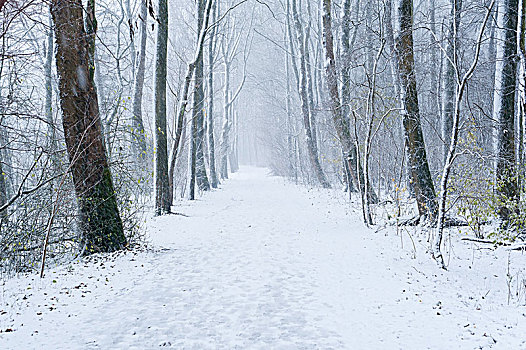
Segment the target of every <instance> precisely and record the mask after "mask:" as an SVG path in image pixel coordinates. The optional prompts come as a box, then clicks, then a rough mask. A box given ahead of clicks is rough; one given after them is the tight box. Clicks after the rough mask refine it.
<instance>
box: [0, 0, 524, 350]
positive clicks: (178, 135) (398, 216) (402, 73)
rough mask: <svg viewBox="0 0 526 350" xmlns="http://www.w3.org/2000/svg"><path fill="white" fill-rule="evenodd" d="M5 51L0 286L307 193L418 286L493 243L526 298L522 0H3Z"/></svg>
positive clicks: (0, 20) (1, 64)
mask: <svg viewBox="0 0 526 350" xmlns="http://www.w3.org/2000/svg"><path fill="white" fill-rule="evenodd" d="M0 42H1V44H0V280H1V281H4V282H3V283H6V282H5V281H6V280H9V279H11V278H13V277H15V276H20V275H23V274H26V275H29V276H32V275H40V277H41V278H42V277H44V276H45V275H46V273H47V271H48V270H49V271H50V272H49V273H51V271H55V270H54V269H55V268H57V266H58V267H60V266H65V264H66V265H67V264H70V263H72V262H74V261H77V262H78V261H91V260H90V259H95V260H96V261H99V260H97V259H99V258H100V257H104V256H106V257H107V256H110V257H111V256H114V255H112V254H120V253H122V252H124V253H126V252H132V253H130V254H138V253H137V252H139V251H141V250H142V249H144V246H145V245H147V243H146V242H148V240H149V237H150V236H151V232H152V228H153V227H157V226H156V225H157V224H158V223H159V222H162V223H165V224H166V222H167V221H163V220H173V227H172V226H171V225H172V224H166V227H164V229H163V230H170V232H172V231H173V232H172V234H173V237H176V236H178V235H181V236H180V238H177V239H183V240H185V239H186V238H184V237H186V236H185V233H184V232H186V231H185V230H186V227H190V226H191V225H193V224H191V225H190V224H188V225H190V226H188V225H187V224H185V223H184V222H185V221H184V220H187V219H188V220H192V218H189V214H188V213H187V210H188V211H190V212H191V211H192V210H194V209H192V208H194V206H195V207H196V208H202V210H201V211H197V212H196V213H198V214H199V215H203V216H204V217H207V218H208V219H209V220H210V222H214V220H219V218H223V216H222V215H227V214H228V213H229V210H232V212H231V213H230V214H229V215H231V217H230V218H229V219H228V220H231V221H230V223H229V224H228V226H225V228H224V229H225V230H229V229H230V230H232V232H238V231H236V230H237V229H234V228H236V227H238V226H236V225H240V224H241V223H242V224H243V225H244V226H243V227H244V228H243V229H242V228H240V229H239V230H244V229H246V228H247V227H248V228H252V224H251V223H250V224H249V223H246V225H245V221H243V220H245V219H246V218H244V217H243V215H253V217H254V218H255V217H256V216H257V217H258V219H257V220H260V219H261V218H266V219H265V220H267V221H266V223H267V224H268V225H269V227H274V226H273V225H274V224H273V223H274V221H276V220H278V221H279V220H282V221H280V222H281V224H280V225H282V226H283V227H289V226H290V223H288V222H285V221H287V220H288V219H287V218H285V217H284V216H283V213H281V212H280V209H279V208H282V209H283V210H285V209H286V210H289V209H290V217H289V218H290V219H291V220H292V221H291V222H296V221H295V220H296V219H298V218H299V217H300V216H302V215H305V220H306V221H305V222H309V223H311V224H312V225H318V224H319V225H328V224H327V223H326V222H325V221H323V220H325V219H324V217H323V215H322V214H321V212H320V216H319V217H318V216H317V214H313V216H312V217H306V215H310V214H307V213H310V211H309V210H311V209H309V208H308V207H305V208H304V207H303V206H304V205H308V203H307V202H308V201H309V200H312V206H315V205H319V207H316V208H320V210H321V211H323V212H325V209H326V208H328V209H327V210H329V211H328V213H326V215H329V216H330V217H331V218H332V219H331V220H337V221H338V220H343V221H345V222H350V221H352V220H354V219H355V220H357V222H358V223H359V224H358V225H354V226H352V227H353V229H352V230H351V229H349V232H346V235H347V236H348V237H352V236H353V235H354V234H358V233H356V232H358V231H359V232H361V233H360V234H362V233H364V235H366V236H367V238H364V239H371V242H372V243H371V244H372V245H374V246H378V247H381V246H382V245H385V244H388V243H386V242H388V238H385V237H383V235H375V234H377V233H379V232H384V231H385V232H395V235H396V237H399V240H400V242H401V243H402V242H403V240H404V239H407V238H403V237H404V236H406V237H409V242H411V243H410V244H411V245H412V246H413V248H414V249H413V251H414V252H413V253H411V255H414V256H413V257H414V258H416V252H417V250H418V249H417V246H419V247H422V249H423V252H424V254H423V255H424V256H425V257H426V261H427V262H429V263H432V265H433V267H434V270H433V269H431V270H426V271H434V272H430V273H428V274H427V275H428V276H431V275H433V274H435V273H440V274H441V275H440V276H446V275H443V274H447V273H451V274H455V272H454V271H448V270H450V267H451V266H453V265H454V264H452V263H451V257H452V256H454V255H455V252H454V248H452V242H456V243H455V245H457V246H458V245H460V244H465V245H466V246H467V244H471V246H470V247H472V246H473V245H476V247H477V252H480V251H483V252H486V251H491V252H497V251H499V252H503V251H505V252H507V253H506V254H508V258H507V259H508V260H507V269H508V270H507V271H508V272H507V275H506V274H502V275H506V276H507V277H506V278H507V280H506V281H507V282H506V283H507V292H506V293H507V296H508V298H507V299H508V300H507V302H508V305H509V303H510V298H511V296H512V295H514V298H515V300H517V301H518V303H519V304H521V303H523V302H524V301H526V299H524V295H526V282H525V281H526V279H525V278H524V275H520V276H522V277H520V276H519V274H517V275H515V276H513V275H512V273H510V259H512V258H510V257H511V256H512V255H511V254H515V255H513V256H520V254H521V252H523V251H524V249H526V243H525V242H524V241H525V240H526V181H525V179H526V167H525V165H524V164H525V159H524V157H525V155H526V150H525V144H526V136H525V132H526V118H525V113H526V0H524V1H519V0H370V1H363V0H316V1H315V0H194V1H188V0H171V1H168V0H44V1H42V0H39V1H37V0H0ZM257 169H267V170H266V171H267V172H268V174H270V176H271V177H272V178H279V179H285V180H284V181H285V182H284V183H286V184H287V185H286V186H289V187H284V188H283V193H290V196H283V195H281V194H280V193H279V192H280V190H279V189H278V188H279V186H278V185H276V184H275V182H272V181H276V180H275V179H274V180H269V179H267V180H264V179H265V176H263V175H262V173H261V171H260V170H257ZM250 181H253V183H252V186H253V187H252V188H250V186H249V185H246V184H245V182H250ZM265 181H267V182H265ZM269 181H270V182H269ZM280 181H281V180H280ZM271 183H272V184H274V185H272V186H274V187H272V186H271V185H270V184H271ZM229 186H230V187H229ZM267 186H268V188H267ZM283 186H285V185H283ZM303 190H305V191H308V193H311V192H312V191H314V192H312V193H319V198H324V200H326V202H323V203H322V202H316V199H313V198H311V197H309V199H305V198H307V197H305V196H304V195H299V194H297V193H296V192H294V191H303ZM228 191H232V192H231V194H230V195H229V192H228ZM265 191H266V192H265ZM287 191H288V192H287ZM298 193H299V192H298ZM302 193H303V192H302ZM327 193H333V194H334V193H337V194H334V196H335V197H334V196H333V197H330V196H329V197H326V194H327ZM214 196H215V197H214ZM228 196H231V197H228ZM235 196H238V197H239V198H241V199H239V201H241V200H244V201H245V204H244V205H245V208H244V209H242V208H241V207H236V206H239V205H240V204H236V201H235V200H234V198H235ZM267 196H268V198H267ZM338 196H340V197H338ZM214 198H216V199H214ZM217 198H220V199H217ZM236 198H237V197H236ZM289 198H296V199H297V200H298V202H296V203H295V204H292V203H289V202H290V200H289ZM335 198H344V202H343V203H344V204H342V207H341V208H347V209H345V210H347V211H349V210H350V211H351V212H352V214H349V213H348V212H345V213H346V214H342V216H341V217H336V216H333V214H331V210H333V209H330V208H333V206H335V207H334V208H336V207H337V208H340V206H339V205H340V204H338V203H339V199H335ZM303 200H306V201H307V202H305V203H302V201H303ZM207 203H208V204H207ZM212 203H215V204H213V205H212ZM225 203H230V204H228V205H226V204H225ZM252 203H253V205H254V207H252ZM316 203H318V204H316ZM223 204H224V205H225V208H229V207H231V206H233V209H222V208H223ZM289 204H290V206H289ZM294 206H297V208H304V209H302V210H303V211H300V210H299V209H292V208H293V207H294ZM204 208H207V211H205V209H204ZM236 208H238V209H236ZM251 208H253V211H250V210H252V209H251ZM341 208H340V209H341ZM349 208H351V209H349ZM245 209H246V210H247V211H246V212H245V211H244V210H245ZM340 209H334V212H338V213H340V212H341V213H343V211H339V210H340ZM196 210H197V209H196ZM223 210H224V211H225V214H222V213H223ZM267 210H275V214H274V216H273V217H267V216H266V211H267ZM342 210H343V209H342ZM247 213H248V214H247ZM324 215H325V214H324ZM347 215H348V216H347ZM349 217H351V218H352V219H350V218H349ZM181 220H183V221H181ZM221 220H223V219H221ZM228 220H227V219H226V216H225V221H224V222H227V221H228ZM255 220H256V219H255ZM261 220H263V219H261ZM349 220H350V221H349ZM271 222H272V224H271ZM338 222H339V221H338ZM156 223H157V224H156ZM303 224H304V222H303V221H300V222H298V223H297V225H298V227H303V226H302V225H303ZM178 225H181V226H178ZM185 225H187V226H185ZM210 225H212V224H210ZM221 225H223V221H221ZM262 225H263V224H262ZM280 225H278V226H276V227H275V230H280ZM342 225H344V226H338V227H333V229H334V230H335V232H336V231H338V230H340V229H341V227H347V226H345V225H346V224H342ZM256 226H257V225H256ZM191 227H193V228H194V229H195V230H196V232H197V231H199V230H201V229H203V230H204V228H205V227H208V226H207V223H206V222H203V223H202V225H201V226H195V227H194V226H191ZM221 227H222V226H221ZM320 229H321V228H320ZM222 230H223V228H222V229H221V230H220V231H218V232H224V231H222ZM283 230H284V228H283ZM290 230H294V228H290ZM298 230H299V231H301V230H300V229H299V228H298ZM305 230H307V231H308V230H309V228H308V227H305ZM354 231H356V232H354ZM239 232H241V231H239ZM239 232H238V233H239ZM243 232H244V231H243ZM330 232H331V229H329V230H328V232H326V233H327V235H330ZM338 232H339V231H338ZM274 233H275V232H270V229H269V231H268V232H265V233H261V234H265V235H266V234H271V235H273V234H274ZM365 233H366V234H365ZM234 234H237V233H234ZM196 235H197V233H196ZM386 235H387V234H386ZM181 237H183V238H181ZM196 237H197V236H196ZM207 237H208V236H207ZM236 237H237V236H236ZM254 237H255V238H254V239H255V240H257V237H259V236H254ZM265 237H267V236H265ZM272 237H275V236H272ZM283 237H284V238H283V239H286V238H285V237H289V236H287V234H286V233H285V231H283ZM360 237H361V236H360ZM174 239H176V238H174ZM196 239H197V238H196ZM239 239H240V240H241V241H242V242H244V241H243V239H245V238H239ZM265 239H266V238H265ZM275 239H276V240H277V241H279V240H280V239H281V238H279V237H277V236H276V237H275ZM320 239H321V238H320ZM324 239H328V238H324ZM344 239H347V238H344ZM356 239H357V238H356ZM211 240H212V241H214V238H211ZM190 241H191V240H190ZM185 242H186V241H185ZM290 242H292V241H290ZM172 243H173V242H172ZM214 244H218V245H221V244H226V243H224V242H219V239H218V241H217V242H215V243H214ZM246 244H248V245H250V243H249V241H247V242H246ZM291 244H292V243H291ZM247 247H248V246H247ZM167 249H168V248H167ZM174 249H175V248H174ZM177 249H179V248H177ZM229 249H230V248H229ZM241 249H243V248H241V247H240V248H239V250H241ZM247 249H249V248H247ZM276 249H279V248H276ZM335 249H337V248H335ZM353 249H358V248H356V247H355V248H353ZM378 249H380V248H378ZM382 249H383V248H382ZM386 249H387V248H386ZM393 249H394V248H393ZM419 249H420V248H419ZM388 250H389V249H387V250H385V251H388ZM232 251H233V252H234V251H236V252H237V250H232ZM373 251H374V249H373ZM383 251H384V250H382V252H383ZM119 252H120V253H119ZM353 252H354V250H353ZM356 253H357V256H360V254H361V253H360V252H356ZM173 254H175V255H177V254H178V253H177V251H175V252H174V253H173ZM181 254H183V255H184V254H185V253H184V252H182V253H181ZM371 254H373V253H371ZM390 254H391V253H390ZM393 254H398V253H396V252H395V253H393ZM459 254H460V255H462V254H464V255H463V256H464V257H465V258H466V259H469V254H473V259H472V260H473V261H474V259H475V258H474V256H475V250H473V251H472V253H466V252H465V251H463V253H459ZM477 254H478V253H477ZM488 254H490V253H488ZM495 254H500V253H495ZM371 256H372V255H371ZM488 256H489V255H488ZM284 257H285V255H284ZM368 257H369V258H370V256H368ZM369 258H368V259H369ZM405 258H406V259H408V260H411V257H407V256H406V257H405ZM83 259H84V260H83ZM225 259H227V257H226V256H225ZM484 259H485V258H484ZM227 260H228V259H227ZM287 261H288V260H287ZM484 261H487V260H484ZM427 262H425V263H424V264H427ZM484 264H486V263H484ZM490 265H491V263H490V262H488V263H487V265H483V266H484V267H486V268H488V271H493V270H491V269H492V267H490ZM263 266H266V265H265V264H263ZM455 266H456V265H455ZM465 266H468V265H465ZM491 266H493V265H491ZM413 268H414V269H415V270H416V271H417V272H418V267H413ZM189 269H192V268H191V267H189ZM469 269H471V265H470V267H469ZM53 273H55V272H53ZM75 273H76V272H72V274H75ZM491 273H493V272H491ZM183 274H184V273H183ZM298 274H299V275H301V272H298ZM499 274H500V273H499ZM466 276H468V275H466ZM495 276H496V275H495ZM444 278H446V277H444ZM466 278H469V277H466ZM53 281H54V282H53V283H55V282H56V281H55V280H53ZM106 281H108V279H107V278H106ZM236 281H237V280H236ZM13 283H15V282H13ZM79 286H81V287H82V285H80V284H79ZM512 286H515V287H513V288H515V289H514V290H515V292H513V293H512V289H513V288H512ZM75 288H77V287H75ZM79 288H80V287H79ZM79 288H77V289H79ZM448 288H452V287H451V286H450V287H448ZM80 289H81V288H80ZM404 292H405V289H404ZM488 293H489V292H488ZM417 295H418V294H417ZM482 299H484V298H482ZM522 299H524V301H523V300H522ZM421 301H422V300H420V302H421ZM439 302H440V301H439ZM522 305H523V304H522ZM435 306H436V305H435ZM0 308H1V305H0ZM433 309H435V307H434V308H433ZM434 312H435V311H434ZM438 315H440V313H438ZM523 316H524V314H523ZM468 325H469V324H468ZM0 326H2V324H0ZM2 327H3V326H2ZM2 327H0V328H2ZM9 327H11V326H9ZM459 327H461V326H460V323H459ZM465 327H467V326H465ZM3 328H5V327H3ZM148 328H149V327H148ZM9 330H10V331H13V329H11V328H7V330H6V329H4V331H5V332H8V331H9ZM1 332H2V330H0V333H1ZM474 332H475V331H474ZM307 333H308V332H307ZM312 334H317V333H312ZM484 336H485V337H486V338H488V337H487V336H486V333H484ZM0 337H1V335H0ZM492 339H493V340H495V339H494V338H492ZM495 343H497V341H496V340H495ZM166 344H168V343H166ZM228 344H230V345H232V344H233V343H228ZM422 344H425V341H424V342H423V343H420V345H422ZM172 345H173V344H172ZM179 345H181V344H179ZM333 345H334V344H332V345H331V346H333ZM522 345H524V344H522ZM121 346H122V347H123V348H124V345H122V344H121ZM163 346H165V345H163ZM174 346H175V347H177V345H174ZM244 346H247V344H246V343H244ZM327 346H328V345H327ZM334 346H335V347H336V348H342V347H343V346H342V345H341V344H340V345H338V343H337V344H336V345H334ZM0 347H2V346H1V345H0ZM198 348H199V347H198ZM205 348H206V347H205ZM229 348H232V347H229ZM241 348H243V345H242V347H241ZM245 348H246V347H245ZM299 348H303V347H301V346H299ZM322 348H323V346H322ZM415 348H418V347H415Z"/></svg>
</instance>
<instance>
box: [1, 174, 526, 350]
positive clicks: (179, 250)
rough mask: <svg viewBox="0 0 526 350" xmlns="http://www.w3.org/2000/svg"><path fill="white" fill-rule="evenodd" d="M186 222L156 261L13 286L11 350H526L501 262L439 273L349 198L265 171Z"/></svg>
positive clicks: (140, 259) (193, 211)
mask: <svg viewBox="0 0 526 350" xmlns="http://www.w3.org/2000/svg"><path fill="white" fill-rule="evenodd" d="M177 211H178V212H180V213H184V214H185V215H188V217H185V216H175V215H171V216H166V217H163V218H160V219H156V220H155V221H154V222H153V224H152V228H151V229H150V235H151V239H152V243H153V246H154V247H156V249H155V250H153V251H151V250H150V251H146V252H139V253H127V254H126V255H122V254H121V255H119V256H115V257H114V258H111V259H109V260H107V259H98V260H97V259H95V260H96V261H93V262H81V263H74V264H71V266H69V267H59V268H56V269H54V270H52V271H48V273H47V277H46V278H45V279H44V280H42V281H40V280H39V279H38V278H37V277H36V276H26V277H21V278H16V279H13V280H10V281H7V283H6V284H5V285H4V286H3V287H2V289H1V290H0V291H1V292H2V294H1V295H0V302H1V304H0V314H1V315H0V330H3V331H5V330H6V329H7V328H12V329H14V331H13V332H9V333H0V349H153V348H159V347H161V348H162V347H171V348H175V349H426V348H432V349H444V348H451V349H457V348H461V349H473V348H479V347H482V348H490V347H491V348H498V349H526V316H525V315H524V314H525V313H526V309H525V308H524V306H517V305H514V304H512V305H511V306H508V305H507V301H506V295H507V286H506V283H505V268H506V262H505V261H504V260H502V256H501V255H502V254H500V253H489V255H488V253H487V252H484V254H485V255H483V256H482V257H480V259H482V260H481V261H480V262H479V263H478V264H477V263H476V261H475V260H476V259H475V258H473V257H472V256H471V254H472V253H471V250H468V249H469V247H470V246H467V245H466V246H459V247H458V250H459V251H460V253H459V252H457V255H458V256H457V257H455V258H454V259H453V260H452V261H453V263H452V264H455V265H454V266H452V265H451V270H452V271H450V272H441V271H438V270H437V268H436V267H435V266H434V264H433V263H432V262H431V261H430V259H429V257H428V256H427V255H425V254H424V253H423V252H421V251H419V252H417V259H411V255H412V252H411V249H409V248H410V247H409V246H410V241H409V239H408V238H407V237H406V238H404V239H405V241H406V242H404V243H405V244H404V249H402V248H401V247H400V238H399V237H396V236H394V233H392V232H391V231H389V230H387V231H381V232H380V233H374V232H373V231H369V230H366V229H364V228H363V225H362V224H361V222H360V219H359V218H360V216H359V215H358V214H357V213H355V212H353V211H352V210H351V209H350V208H349V205H348V204H346V203H345V200H344V198H343V195H342V194H341V193H338V192H336V191H335V192H331V191H323V190H311V191H308V190H307V189H305V188H302V187H299V186H294V185H291V184H288V183H286V182H285V181H284V180H283V179H280V178H273V177H268V176H266V171H265V170H263V169H256V168H243V169H242V171H241V172H240V173H239V174H236V175H234V177H233V179H231V180H229V181H228V182H226V183H225V184H224V185H223V186H222V188H221V190H218V191H214V192H212V193H209V194H206V195H205V196H204V197H203V198H202V199H201V200H198V201H195V202H193V203H189V202H183V204H182V205H181V206H180V207H178V208H177ZM386 235H387V237H385V236H386ZM459 244H460V243H459ZM417 245H418V246H419V247H420V246H423V245H424V242H421V243H418V241H417ZM476 254H479V255H480V254H481V253H480V252H478V253H476ZM486 255H488V256H486ZM472 258H473V259H475V260H473V261H472ZM462 259H464V260H462ZM514 259H516V260H514V261H513V262H514V263H516V264H522V266H525V262H526V260H525V259H524V258H523V257H521V256H517V257H516V258H514ZM470 264H471V266H472V268H469V269H468V265H470ZM457 265H458V267H457ZM426 276H428V277H426ZM517 276H518V278H519V275H517ZM523 277H524V276H523ZM437 305H439V306H437Z"/></svg>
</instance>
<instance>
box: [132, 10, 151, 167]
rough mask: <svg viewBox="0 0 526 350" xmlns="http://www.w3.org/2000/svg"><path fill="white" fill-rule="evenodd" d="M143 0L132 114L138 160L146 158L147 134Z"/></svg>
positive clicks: (145, 16) (145, 12)
mask: <svg viewBox="0 0 526 350" xmlns="http://www.w3.org/2000/svg"><path fill="white" fill-rule="evenodd" d="M140 1H141V10H140V14H139V23H140V26H139V30H140V32H141V43H140V47H139V63H138V65H137V74H135V86H134V93H133V115H132V142H133V144H132V145H133V147H134V149H135V152H134V153H135V155H136V156H137V158H138V160H141V161H142V162H144V161H145V160H146V135H145V132H144V123H143V120H142V95H143V89H144V75H145V72H146V36H147V33H146V27H147V24H148V23H147V22H148V12H147V11H148V9H147V1H148V0H140Z"/></svg>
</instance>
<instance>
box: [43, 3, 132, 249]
mask: <svg viewBox="0 0 526 350" xmlns="http://www.w3.org/2000/svg"><path fill="white" fill-rule="evenodd" d="M51 10H52V11H51V12H52V15H53V21H54V24H55V38H56V43H57V55H56V63H57V72H58V76H59V90H60V104H61V108H62V118H63V126H64V134H65V140H66V146H67V150H68V154H69V161H70V169H71V171H72V174H73V182H74V185H75V193H76V195H77V200H78V206H79V211H80V228H81V232H82V244H83V245H84V253H86V254H90V253H94V252H109V251H114V250H117V249H120V248H122V247H124V246H125V245H126V238H125V236H124V231H123V225H122V221H121V218H120V215H119V210H118V207H117V198H116V194H115V190H114V188H113V183H112V178H111V173H110V168H109V165H108V161H107V158H106V153H105V150H104V143H103V136H102V130H101V122H100V116H99V110H98V100H97V94H96V91H95V88H94V83H93V74H92V71H91V68H90V66H89V64H90V56H89V52H90V43H89V40H88V37H87V36H86V32H85V30H84V26H83V8H82V2H81V0H53V1H52V3H51ZM92 23H93V22H92Z"/></svg>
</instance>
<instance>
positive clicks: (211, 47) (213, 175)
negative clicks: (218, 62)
mask: <svg viewBox="0 0 526 350" xmlns="http://www.w3.org/2000/svg"><path fill="white" fill-rule="evenodd" d="M216 6H217V5H215V4H214V5H213V8H212V11H213V14H212V22H215V19H216ZM216 30H217V29H216V27H214V28H213V29H212V31H211V32H210V36H209V39H208V40H209V42H208V95H209V96H208V152H209V154H210V185H211V186H212V188H217V186H218V185H219V180H218V178H217V170H216V149H215V138H214V51H215V45H216V35H215V34H216Z"/></svg>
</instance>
